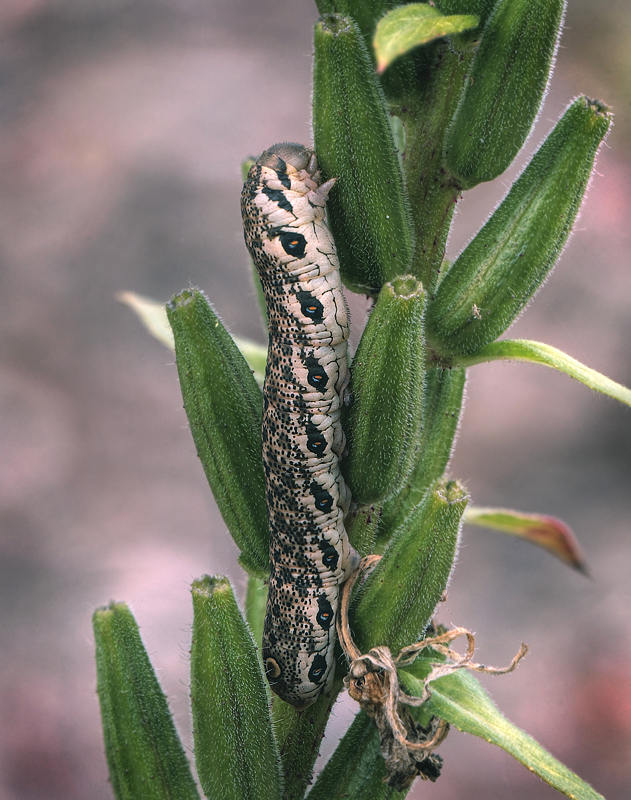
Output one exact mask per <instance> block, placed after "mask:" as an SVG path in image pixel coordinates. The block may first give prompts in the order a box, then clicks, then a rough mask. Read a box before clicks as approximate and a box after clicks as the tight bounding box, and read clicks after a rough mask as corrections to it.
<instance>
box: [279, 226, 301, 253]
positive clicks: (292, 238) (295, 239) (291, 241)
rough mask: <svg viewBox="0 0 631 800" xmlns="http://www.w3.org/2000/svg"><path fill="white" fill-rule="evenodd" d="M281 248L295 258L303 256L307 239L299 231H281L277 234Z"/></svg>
mask: <svg viewBox="0 0 631 800" xmlns="http://www.w3.org/2000/svg"><path fill="white" fill-rule="evenodd" d="M278 238H279V239H280V243H281V244H282V246H283V250H284V251H285V252H286V253H287V255H288V256H295V257H296V258H304V257H305V251H306V249H307V240H306V239H305V237H304V236H303V235H302V234H301V233H296V231H281V233H280V234H279V235H278Z"/></svg>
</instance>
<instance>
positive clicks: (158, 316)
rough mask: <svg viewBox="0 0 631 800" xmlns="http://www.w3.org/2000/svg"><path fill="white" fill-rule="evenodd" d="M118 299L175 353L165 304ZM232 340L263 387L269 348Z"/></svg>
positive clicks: (123, 295) (127, 296) (128, 296)
mask: <svg viewBox="0 0 631 800" xmlns="http://www.w3.org/2000/svg"><path fill="white" fill-rule="evenodd" d="M257 282H258V281H257ZM116 298H117V300H120V302H121V303H124V304H125V305H126V306H129V308H131V310H132V311H134V312H135V313H136V315H137V316H138V318H139V319H140V321H141V322H142V323H143V325H144V326H145V328H147V330H148V331H149V333H150V334H151V335H152V336H153V337H154V339H157V340H158V341H159V342H162V344H163V345H164V346H165V347H168V348H169V350H173V351H174V352H175V340H174V338H173V331H172V330H171V326H170V325H169V318H168V316H167V310H166V307H165V305H164V303H160V302H159V301H158V300H153V299H152V298H150V297H143V296H142V295H140V294H136V293H135V292H120V293H119V294H117V295H116ZM232 340H233V342H234V343H235V344H236V346H237V347H238V348H239V350H240V351H241V354H242V355H243V357H244V358H245V360H246V361H247V362H248V364H249V366H250V369H251V370H252V372H253V373H254V377H255V378H256V381H257V383H259V384H260V385H262V384H263V379H264V378H265V364H266V362H267V348H266V347H264V346H263V345H261V344H257V343H256V342H253V341H251V340H250V339H243V338H241V337H240V336H233V337H232Z"/></svg>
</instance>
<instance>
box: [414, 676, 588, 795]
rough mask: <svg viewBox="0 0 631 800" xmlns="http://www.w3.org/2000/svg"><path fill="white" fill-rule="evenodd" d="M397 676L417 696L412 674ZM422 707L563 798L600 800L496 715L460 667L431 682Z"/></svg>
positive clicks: (418, 689)
mask: <svg viewBox="0 0 631 800" xmlns="http://www.w3.org/2000/svg"><path fill="white" fill-rule="evenodd" d="M417 663H418V661H417ZM414 666H416V664H415V665H414ZM399 677H400V678H401V679H402V681H403V683H404V685H405V686H406V687H407V689H408V691H409V692H410V693H411V694H414V695H416V696H419V697H420V694H421V692H422V688H423V684H422V681H421V680H419V678H418V677H416V675H415V674H412V673H411V672H409V671H402V670H401V671H400V672H399ZM423 708H424V709H427V711H429V712H430V713H433V714H436V716H438V717H441V718H442V719H445V720H447V722H449V723H450V724H451V725H453V726H454V727H456V728H458V730H460V731H463V732H464V733H472V734H473V735H474V736H479V737H481V738H482V739H485V740H486V741H487V742H490V743H491V744H495V745H497V746H498V747H501V748H502V749H503V750H505V751H506V752H507V753H509V754H510V755H511V756H513V758H516V759H517V760H518V761H520V762H521V763H522V764H523V765H524V766H525V767H527V768H528V769H529V770H530V771H531V772H533V773H534V774H535V775H538V776H539V777H540V778H541V779H542V780H544V781H545V782H546V783H548V784H550V786H552V787H553V788H554V789H556V790H557V791H559V792H561V793H562V794H565V795H566V796H567V797H571V798H573V800H603V797H602V795H600V794H598V792H596V791H594V789H592V787H591V786H589V784H587V783H585V781H583V780H581V779H580V778H579V777H578V775H575V774H574V773H573V772H572V771H571V770H569V769H568V768H567V767H565V766H564V765H563V764H561V763H560V762H559V761H557V760H556V758H554V757H553V756H551V755H550V753H548V751H547V750H545V749H544V748H543V747H542V746H541V745H540V744H539V743H538V742H536V741H535V740H534V739H533V738H532V737H531V736H529V735H528V734H527V733H524V731H522V730H520V729H519V728H518V727H516V726H515V725H513V724H512V723H511V722H509V721H508V720H507V719H506V717H504V716H503V715H502V714H500V712H499V711H498V710H497V707H496V706H495V704H494V703H493V702H492V701H491V699H490V697H489V696H488V694H487V693H486V692H485V691H484V689H483V688H482V687H481V686H480V684H479V683H478V681H477V680H476V679H475V678H474V677H473V675H471V674H468V673H466V672H465V671H464V670H460V671H458V672H454V673H452V674H451V675H448V676H446V677H444V678H440V679H438V680H436V681H434V682H433V683H432V684H431V696H430V698H429V700H428V701H427V703H426V704H425V705H424V706H423Z"/></svg>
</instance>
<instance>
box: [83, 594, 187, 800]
mask: <svg viewBox="0 0 631 800" xmlns="http://www.w3.org/2000/svg"><path fill="white" fill-rule="evenodd" d="M92 621H93V625H94V636H95V639H96V672H97V691H98V694H99V701H100V704H101V716H102V720H103V737H104V739H105V754H106V756H107V764H108V767H109V773H110V781H111V783H112V790H113V792H114V796H115V797H116V798H117V800H138V799H139V798H143V800H199V794H198V792H197V788H196V786H195V781H194V779H193V776H192V775H191V770H190V767H189V764H188V761H187V758H186V755H185V754H184V748H183V747H182V744H181V742H180V740H179V738H178V735H177V732H176V730H175V726H174V725H173V720H172V719H171V714H170V712H169V707H168V705H167V701H166V697H165V696H164V693H163V691H162V689H161V688H160V684H159V683H158V679H157V678H156V675H155V672H154V671H153V668H152V666H151V662H150V661H149V657H148V656H147V653H146V651H145V648H144V647H143V644H142V641H141V639H140V633H139V632H138V626H137V625H136V621H135V620H134V618H133V616H132V614H131V612H130V611H129V609H128V608H127V606H126V605H125V604H124V603H112V604H111V605H109V606H107V607H104V608H99V609H97V610H96V611H95V612H94V617H93V620H92Z"/></svg>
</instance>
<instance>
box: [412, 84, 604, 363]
mask: <svg viewBox="0 0 631 800" xmlns="http://www.w3.org/2000/svg"><path fill="white" fill-rule="evenodd" d="M610 122H611V114H610V113H609V111H608V109H607V108H606V107H605V106H603V105H602V104H601V103H599V102H598V101H593V100H589V99H588V98H586V97H579V98H578V99H577V100H575V101H574V102H573V103H572V104H571V105H570V107H569V108H568V109H567V111H566V112H565V114H564V115H563V117H562V118H561V119H560V120H559V122H558V123H557V125H556V127H555V128H554V130H553V131H552V133H551V134H550V135H549V136H548V138H547V139H546V140H545V141H544V143H543V144H542V145H541V147H540V148H539V150H538V151H537V153H536V154H535V155H534V157H533V158H532V160H531V162H530V163H529V164H528V166H527V167H526V169H525V170H524V171H523V172H522V174H521V175H520V177H519V178H518V180H517V181H516V182H515V183H514V184H513V186H512V188H511V190H510V191H509V193H508V194H507V195H506V197H505V199H504V200H503V202H502V203H501V204H500V205H499V206H498V208H497V209H496V210H495V212H494V213H493V215H492V217H491V218H490V219H489V221H488V222H487V223H486V225H485V226H484V227H483V228H482V229H481V230H480V231H479V232H478V234H477V235H476V237H475V238H474V239H473V241H472V242H471V243H470V244H469V246H468V247H467V248H466V249H465V250H464V251H463V253H461V255H460V256H459V257H458V258H457V259H456V261H454V263H453V264H452V265H451V267H450V268H449V271H448V272H447V274H446V275H445V276H444V277H443V279H442V281H441V282H440V284H439V286H438V289H437V291H436V295H435V297H434V298H433V300H432V301H431V302H429V303H428V308H427V316H426V333H427V338H428V343H429V344H430V346H431V347H432V349H434V350H435V352H436V353H438V354H439V355H440V356H443V357H447V358H449V357H451V356H455V355H457V354H470V353H475V352H477V351H478V350H479V349H480V348H482V347H484V346H485V345H487V344H489V343H490V342H493V341H494V340H495V339H497V337H498V336H500V334H502V333H503V332H504V331H505V330H506V329H507V328H508V327H509V325H511V323H512V322H513V321H514V320H515V319H516V317H517V316H518V315H519V313H520V312H521V311H522V309H523V308H524V306H525V305H526V304H527V303H528V301H529V300H530V299H531V297H532V296H533V295H534V294H535V292H536V291H537V289H538V288H539V287H540V286H541V284H542V283H543V281H544V280H545V279H546V277H547V275H548V274H549V272H550V270H551V269H552V267H553V266H554V264H555V262H556V260H557V259H558V257H559V255H560V254H561V251H562V249H563V247H564V245H565V243H566V241H567V238H568V236H569V234H570V231H571V230H572V226H573V224H574V220H575V219H576V215H577V213H578V210H579V207H580V204H581V201H582V199H583V195H584V194H585V189H586V188H587V184H588V182H589V178H590V175H591V171H592V167H593V164H594V158H595V157H596V152H597V150H598V148H599V146H600V144H601V142H602V141H603V139H604V137H605V135H606V133H607V131H608V129H609V125H610Z"/></svg>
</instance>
